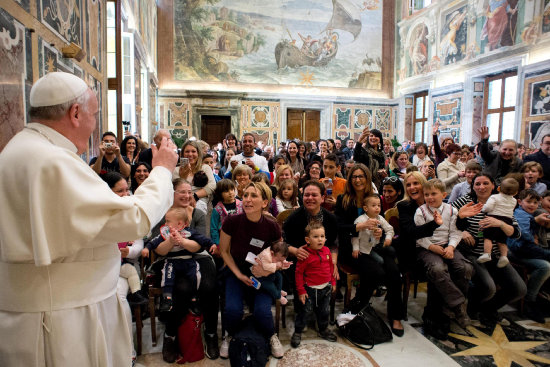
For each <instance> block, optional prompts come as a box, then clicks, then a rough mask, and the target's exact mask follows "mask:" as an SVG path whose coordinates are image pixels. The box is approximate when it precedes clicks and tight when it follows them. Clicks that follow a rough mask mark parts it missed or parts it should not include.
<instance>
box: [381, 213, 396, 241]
mask: <svg viewBox="0 0 550 367" xmlns="http://www.w3.org/2000/svg"><path fill="white" fill-rule="evenodd" d="M384 217H385V218H386V221H387V222H388V223H389V224H390V225H391V226H392V227H393V230H394V232H395V235H394V238H396V237H399V211H398V210H397V207H396V206H394V207H393V208H391V209H388V210H386V213H385V214H384Z"/></svg>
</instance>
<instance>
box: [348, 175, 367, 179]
mask: <svg viewBox="0 0 550 367" xmlns="http://www.w3.org/2000/svg"><path fill="white" fill-rule="evenodd" d="M351 179H352V180H364V179H365V175H353V176H351Z"/></svg>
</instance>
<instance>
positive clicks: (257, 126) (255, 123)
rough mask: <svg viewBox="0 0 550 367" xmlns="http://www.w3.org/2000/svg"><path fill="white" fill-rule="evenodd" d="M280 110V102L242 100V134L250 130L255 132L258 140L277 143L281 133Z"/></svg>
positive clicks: (270, 143) (271, 143)
mask: <svg viewBox="0 0 550 367" xmlns="http://www.w3.org/2000/svg"><path fill="white" fill-rule="evenodd" d="M280 111H281V105H280V103H279V102H267V101H249V100H245V101H241V121H240V123H241V129H242V131H241V132H240V133H241V135H242V134H243V133H245V132H249V133H252V134H254V136H255V137H256V141H258V140H262V141H264V142H265V143H266V144H269V145H274V144H276V140H277V137H278V136H280V134H281V131H280V125H281V116H280ZM233 133H235V132H234V131H233Z"/></svg>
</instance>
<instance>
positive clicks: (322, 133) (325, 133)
mask: <svg viewBox="0 0 550 367" xmlns="http://www.w3.org/2000/svg"><path fill="white" fill-rule="evenodd" d="M288 109H292V110H294V109H297V110H317V111H321V117H320V120H321V121H320V122H321V126H320V127H319V137H320V138H321V139H328V138H330V137H332V135H333V129H332V124H331V121H332V119H331V117H332V116H331V111H332V102H312V101H309V100H308V101H305V100H296V99H293V100H282V99H281V137H280V139H279V141H278V142H277V144H279V143H280V142H281V141H286V140H287V136H286V134H287V131H286V126H287V125H286V124H287V114H288Z"/></svg>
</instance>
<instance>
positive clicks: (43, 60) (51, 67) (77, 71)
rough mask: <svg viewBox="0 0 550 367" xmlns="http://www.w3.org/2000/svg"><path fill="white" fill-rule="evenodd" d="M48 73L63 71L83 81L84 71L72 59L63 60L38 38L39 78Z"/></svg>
mask: <svg viewBox="0 0 550 367" xmlns="http://www.w3.org/2000/svg"><path fill="white" fill-rule="evenodd" d="M50 71H64V72H66V73H71V74H74V75H76V76H78V77H79V78H83V79H84V71H83V70H82V68H81V67H80V66H78V65H77V64H75V63H74V62H73V61H72V59H65V58H64V57H63V54H62V53H61V52H60V51H59V50H57V49H56V48H55V47H52V46H50V45H49V44H48V43H47V42H45V41H44V40H43V39H42V38H41V37H38V72H39V75H40V77H42V76H44V75H45V74H47V73H49V72H50Z"/></svg>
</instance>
